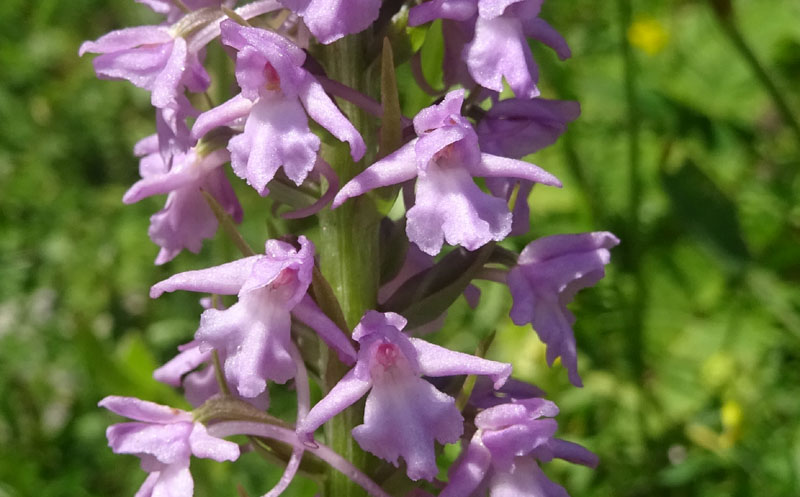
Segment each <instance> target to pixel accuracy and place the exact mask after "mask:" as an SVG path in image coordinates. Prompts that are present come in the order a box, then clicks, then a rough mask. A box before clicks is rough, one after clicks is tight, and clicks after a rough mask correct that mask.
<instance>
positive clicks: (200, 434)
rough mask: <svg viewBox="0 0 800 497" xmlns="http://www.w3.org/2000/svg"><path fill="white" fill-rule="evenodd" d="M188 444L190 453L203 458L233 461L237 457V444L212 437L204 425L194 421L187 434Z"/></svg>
mask: <svg viewBox="0 0 800 497" xmlns="http://www.w3.org/2000/svg"><path fill="white" fill-rule="evenodd" d="M189 445H190V446H191V448H192V454H194V455H195V456H197V457H201V458H204V459H213V460H215V461H217V462H222V461H235V460H236V459H238V458H239V445H238V444H235V443H233V442H229V441H227V440H223V439H221V438H217V437H212V436H211V435H209V434H208V431H207V430H206V427H205V426H203V425H202V424H200V423H194V425H193V428H192V433H191V434H190V435H189Z"/></svg>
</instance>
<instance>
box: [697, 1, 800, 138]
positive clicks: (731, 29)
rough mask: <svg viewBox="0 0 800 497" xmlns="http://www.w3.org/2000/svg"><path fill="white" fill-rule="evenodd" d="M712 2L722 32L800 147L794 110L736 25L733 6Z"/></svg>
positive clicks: (798, 124) (798, 128)
mask: <svg viewBox="0 0 800 497" xmlns="http://www.w3.org/2000/svg"><path fill="white" fill-rule="evenodd" d="M710 2H711V7H712V9H713V11H714V14H715V16H714V17H716V19H717V21H718V22H719V25H720V27H721V28H722V31H723V32H724V33H725V35H727V36H728V38H730V40H731V43H733V46H734V47H735V48H736V51H737V52H739V55H741V56H742V58H743V59H744V60H745V62H746V63H747V65H748V66H750V70H751V71H753V75H754V76H755V77H756V79H757V80H758V82H759V83H760V84H761V86H763V87H764V89H765V90H766V91H767V93H769V96H770V98H772V102H773V103H774V104H775V108H776V109H778V112H779V113H780V115H781V118H782V119H783V121H784V122H785V123H786V125H787V126H789V128H791V130H792V132H793V133H794V136H795V139H796V140H797V143H798V145H800V123H799V122H798V121H797V118H796V117H795V116H794V113H793V112H792V109H791V108H790V107H789V103H788V101H787V99H786V98H784V96H783V93H781V90H780V89H779V88H778V86H777V85H776V84H775V82H774V81H773V80H772V77H770V75H769V73H768V72H767V70H766V69H765V68H764V65H763V64H761V61H759V60H758V57H756V54H755V52H753V49H752V48H750V45H749V44H748V43H747V41H746V40H745V39H744V36H743V35H742V32H741V31H740V30H739V27H738V26H737V25H736V19H735V16H734V12H733V6H732V5H731V4H730V2H729V1H727V0H724V1H721V0H710Z"/></svg>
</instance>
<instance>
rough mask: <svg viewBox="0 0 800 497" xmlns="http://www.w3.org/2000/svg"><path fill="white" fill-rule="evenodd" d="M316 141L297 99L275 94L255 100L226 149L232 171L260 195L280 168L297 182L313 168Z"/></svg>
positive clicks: (317, 145) (265, 190)
mask: <svg viewBox="0 0 800 497" xmlns="http://www.w3.org/2000/svg"><path fill="white" fill-rule="evenodd" d="M319 144H320V141H319V138H318V137H317V136H316V135H315V134H314V133H312V132H311V130H310V129H309V127H308V118H307V117H306V115H305V112H304V111H303V108H302V107H301V105H300V102H298V101H297V100H290V99H286V98H281V97H278V96H276V97H274V98H270V99H266V98H261V99H259V100H258V101H257V102H256V104H255V105H254V106H253V108H252V109H251V111H250V115H249V116H248V118H247V122H246V123H245V127H244V133H242V134H241V135H237V136H234V137H233V138H232V139H231V140H230V142H229V145H228V148H229V150H230V151H231V165H232V166H233V171H234V172H235V173H236V175H237V176H239V177H240V178H242V179H244V180H246V181H247V183H248V184H249V185H250V186H252V187H253V188H255V189H256V191H257V192H258V193H259V194H260V195H262V196H263V195H266V194H267V192H268V189H267V183H269V182H270V181H271V180H272V178H273V177H274V176H275V173H276V172H277V171H278V168H280V167H283V168H284V171H285V172H286V175H287V176H288V177H289V178H290V179H291V180H292V181H294V182H295V183H296V184H298V185H299V184H301V183H302V182H303V180H305V178H306V176H307V175H308V173H309V172H310V171H311V170H312V169H313V168H314V163H315V161H316V157H317V150H318V149H319Z"/></svg>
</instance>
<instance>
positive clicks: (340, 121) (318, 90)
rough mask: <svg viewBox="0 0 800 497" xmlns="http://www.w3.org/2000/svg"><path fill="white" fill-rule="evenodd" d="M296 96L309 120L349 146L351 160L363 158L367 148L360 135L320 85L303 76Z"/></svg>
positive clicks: (309, 77) (310, 77) (312, 79)
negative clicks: (309, 117)
mask: <svg viewBox="0 0 800 497" xmlns="http://www.w3.org/2000/svg"><path fill="white" fill-rule="evenodd" d="M298 96H299V97H300V101H301V102H302V103H303V107H305V109H306V112H308V115H309V116H311V119H313V120H315V121H316V122H317V123H319V124H320V125H321V126H322V127H323V128H325V129H327V130H328V131H330V133H331V134H332V135H333V136H335V137H336V138H337V139H338V140H339V141H343V142H347V143H349V144H350V156H351V157H352V158H353V160H355V161H358V160H361V158H362V157H364V153H366V151H367V146H366V144H365V143H364V139H363V138H362V137H361V134H359V132H358V131H357V130H356V128H355V127H354V126H353V124H352V123H351V122H350V121H349V120H348V119H347V118H346V117H345V116H344V114H342V112H341V111H340V110H339V108H338V107H336V104H334V103H333V100H331V98H330V97H329V96H328V94H327V93H325V90H323V89H322V85H320V84H319V82H317V80H315V79H314V78H313V77H312V76H311V75H310V74H308V73H306V74H305V75H304V76H303V79H302V83H301V84H300V87H299V95H298Z"/></svg>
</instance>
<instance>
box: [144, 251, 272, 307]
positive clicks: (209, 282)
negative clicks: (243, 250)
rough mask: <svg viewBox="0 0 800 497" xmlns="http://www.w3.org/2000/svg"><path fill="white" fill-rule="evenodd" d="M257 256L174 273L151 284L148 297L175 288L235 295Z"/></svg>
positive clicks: (172, 290)
mask: <svg viewBox="0 0 800 497" xmlns="http://www.w3.org/2000/svg"><path fill="white" fill-rule="evenodd" d="M259 257H260V256H257V255H254V256H251V257H245V258H243V259H239V260H236V261H233V262H228V263H226V264H222V265H220V266H215V267H212V268H208V269H200V270H196V271H186V272H184V273H179V274H176V275H174V276H171V277H169V278H167V279H166V280H164V281H161V282H159V283H156V284H155V285H153V287H152V288H151V289H150V298H154V299H156V298H158V297H160V296H161V294H163V293H164V292H174V291H175V290H188V291H190V292H202V293H216V294H218V295H236V294H237V293H239V290H241V288H242V285H244V282H245V280H247V278H248V277H249V276H250V274H251V272H252V270H253V265H254V264H255V263H256V261H257V260H258V258H259Z"/></svg>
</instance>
